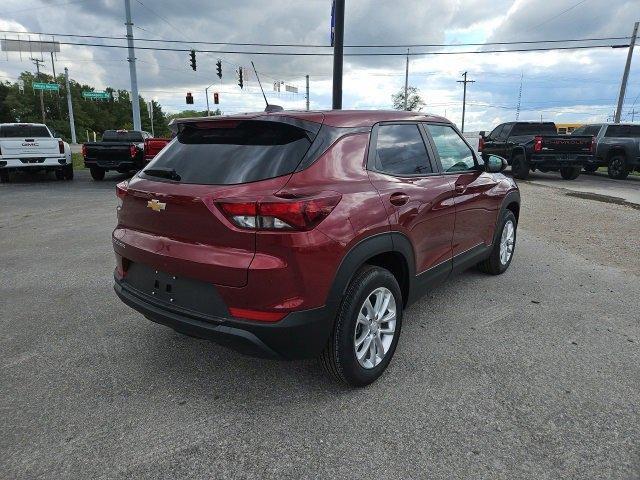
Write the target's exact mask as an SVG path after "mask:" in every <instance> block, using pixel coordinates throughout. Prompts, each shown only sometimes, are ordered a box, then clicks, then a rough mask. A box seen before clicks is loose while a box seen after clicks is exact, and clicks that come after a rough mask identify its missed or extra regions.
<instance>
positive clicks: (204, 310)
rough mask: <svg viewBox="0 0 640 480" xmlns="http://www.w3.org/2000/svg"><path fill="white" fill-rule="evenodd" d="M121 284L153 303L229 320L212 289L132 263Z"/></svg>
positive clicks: (198, 282)
mask: <svg viewBox="0 0 640 480" xmlns="http://www.w3.org/2000/svg"><path fill="white" fill-rule="evenodd" d="M124 282H125V283H126V284H127V285H128V286H129V287H132V288H134V289H135V290H137V291H138V292H139V293H140V294H142V295H144V296H146V297H147V298H148V299H149V301H151V302H152V303H163V304H167V305H170V306H175V307H180V308H183V309H187V310H191V311H193V312H194V313H197V314H200V315H206V316H215V317H228V316H229V313H228V310H227V307H226V305H225V303H224V302H223V300H222V298H221V297H220V295H219V294H218V292H217V290H216V287H215V285H213V284H210V283H206V282H201V281H199V280H194V279H191V278H181V277H179V276H176V275H171V274H168V273H166V272H163V271H160V270H156V269H154V268H152V267H149V266H147V265H144V264H141V263H131V264H130V265H129V267H128V268H127V274H126V276H125V279H124Z"/></svg>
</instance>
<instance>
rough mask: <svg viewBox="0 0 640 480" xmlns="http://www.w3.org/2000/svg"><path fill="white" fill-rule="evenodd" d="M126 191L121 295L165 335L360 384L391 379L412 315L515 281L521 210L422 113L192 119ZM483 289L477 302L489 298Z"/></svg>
mask: <svg viewBox="0 0 640 480" xmlns="http://www.w3.org/2000/svg"><path fill="white" fill-rule="evenodd" d="M175 128H176V129H177V132H176V138H175V139H174V140H173V141H172V142H171V143H170V144H169V145H168V146H167V147H166V149H165V150H163V152H162V154H161V155H159V156H157V157H156V158H155V159H154V160H153V161H151V162H150V163H149V165H147V166H146V167H145V168H144V169H143V170H142V171H141V172H139V173H138V174H136V175H135V176H134V177H133V179H132V180H131V181H129V182H128V183H127V182H124V183H121V184H119V185H118V187H117V195H118V198H119V203H120V205H119V207H118V224H117V226H116V228H115V230H114V232H113V245H114V249H115V252H116V258H117V267H116V270H115V291H116V293H117V294H118V296H119V297H120V298H121V299H122V300H123V301H124V302H125V303H126V304H128V305H130V306H131V307H133V308H134V309H136V310H138V311H139V312H141V313H142V314H143V315H145V316H146V317H148V318H149V319H150V320H153V321H154V322H157V323H161V324H164V325H168V326H170V327H171V328H173V329H175V330H177V331H179V332H182V333H185V334H187V335H192V336H197V337H202V338H208V339H212V340H215V341H217V342H220V343H225V344H229V345H231V346H234V347H235V348H237V349H239V350H241V351H244V352H249V353H253V354H258V355H264V356H269V357H277V358H288V359H294V358H309V357H320V358H321V359H322V363H323V365H324V366H325V367H326V369H327V371H328V372H329V373H331V374H332V375H333V376H335V377H336V378H338V379H340V380H342V381H344V382H346V383H348V384H350V385H357V386H361V385H366V384H369V383H371V382H373V381H374V380H375V379H377V378H378V377H379V376H380V375H381V374H382V372H383V371H384V370H385V368H386V367H387V365H388V364H389V362H390V360H391V358H392V356H393V354H394V351H395V348H396V345H397V342H398V338H399V336H400V330H401V326H402V321H403V311H404V310H405V308H406V307H407V305H409V304H410V303H412V302H414V301H415V300H417V299H418V298H420V296H421V295H422V294H424V293H425V292H426V291H427V290H428V289H430V288H432V287H433V286H434V285H435V284H437V283H439V282H441V281H443V280H445V279H446V278H448V277H449V276H451V275H452V274H453V273H455V272H458V271H461V270H464V269H466V268H468V267H471V266H474V265H477V266H478V267H479V268H480V269H481V270H483V271H485V272H487V273H490V274H500V273H502V272H504V271H505V270H506V269H507V268H508V267H509V265H510V263H511V260H512V255H513V251H514V246H515V240H516V226H517V222H518V216H519V211H520V194H519V192H518V188H517V186H516V184H515V182H514V181H513V180H511V179H510V178H508V177H506V176H504V175H503V174H501V173H500V172H501V171H502V170H503V169H504V167H505V166H506V162H505V161H504V160H503V159H502V158H500V157H495V156H487V157H485V158H479V157H478V156H477V154H476V153H475V152H474V151H473V150H472V148H471V147H470V146H469V145H468V144H467V142H466V141H465V140H464V138H463V137H462V136H461V134H460V132H459V131H458V130H457V129H456V128H455V126H454V125H453V124H451V122H449V121H448V120H446V119H444V118H441V117H436V116H427V115H420V114H416V113H411V112H397V111H393V112H381V111H327V112H279V113H256V114H246V115H238V116H229V117H208V118H194V119H181V120H180V121H179V122H178V123H177V124H176V125H175ZM479 288H482V286H481V285H480V286H479Z"/></svg>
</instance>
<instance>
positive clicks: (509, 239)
mask: <svg viewBox="0 0 640 480" xmlns="http://www.w3.org/2000/svg"><path fill="white" fill-rule="evenodd" d="M516 227H517V222H516V217H515V215H514V214H513V212H512V211H511V210H506V211H505V212H504V213H503V215H502V218H501V221H500V224H499V226H498V232H500V233H499V235H498V236H497V237H496V241H494V242H493V249H492V250H491V254H490V255H489V258H487V259H486V260H483V261H482V262H480V263H479V264H478V269H479V270H480V271H481V272H484V273H489V274H491V275H500V274H501V273H504V272H505V271H506V270H507V268H509V265H511V259H512V258H513V251H514V250H515V247H516Z"/></svg>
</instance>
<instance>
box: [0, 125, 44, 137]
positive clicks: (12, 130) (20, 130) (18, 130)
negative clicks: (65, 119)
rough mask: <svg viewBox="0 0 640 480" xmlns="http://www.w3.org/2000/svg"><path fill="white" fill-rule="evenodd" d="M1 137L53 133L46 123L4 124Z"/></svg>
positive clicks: (42, 135)
mask: <svg viewBox="0 0 640 480" xmlns="http://www.w3.org/2000/svg"><path fill="white" fill-rule="evenodd" d="M0 137H2V138H10V137H18V138H33V137H51V134H50V133H49V130H47V127H45V126H44V125H2V126H1V127H0Z"/></svg>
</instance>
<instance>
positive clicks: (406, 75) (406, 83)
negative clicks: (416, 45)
mask: <svg viewBox="0 0 640 480" xmlns="http://www.w3.org/2000/svg"><path fill="white" fill-rule="evenodd" d="M408 90H409V49H408V48H407V65H406V68H405V70H404V109H405V111H406V110H407V105H408V100H407V95H408Z"/></svg>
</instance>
